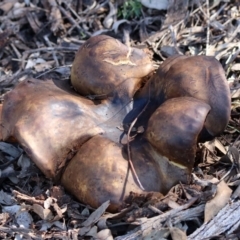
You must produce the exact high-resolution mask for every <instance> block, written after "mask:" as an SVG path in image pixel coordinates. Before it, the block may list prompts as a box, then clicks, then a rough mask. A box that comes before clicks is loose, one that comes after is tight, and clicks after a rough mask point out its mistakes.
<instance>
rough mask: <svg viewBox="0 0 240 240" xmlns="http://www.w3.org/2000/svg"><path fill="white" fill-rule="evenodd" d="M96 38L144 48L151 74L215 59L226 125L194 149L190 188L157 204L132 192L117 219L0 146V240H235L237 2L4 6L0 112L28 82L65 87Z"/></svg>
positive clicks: (72, 0)
mask: <svg viewBox="0 0 240 240" xmlns="http://www.w3.org/2000/svg"><path fill="white" fill-rule="evenodd" d="M100 34H106V35H109V36H112V37H114V38H117V39H118V40H120V41H121V42H123V43H125V44H128V45H131V46H138V47H147V48H148V49H149V50H150V51H151V52H152V54H153V58H154V61H155V62H156V64H157V65H160V64H161V63H162V62H163V61H164V60H165V59H166V58H167V57H169V56H172V55H175V54H181V55H188V56H190V55H208V56H214V57H215V58H216V59H217V60H219V61H220V63H221V64H222V66H223V69H224V70H225V73H226V78H227V81H228V84H229V87H230V90H231V97H232V105H231V108H232V111H231V119H230V122H229V124H228V126H227V128H226V130H225V131H224V133H223V134H222V135H221V136H220V137H218V138H216V139H214V140H213V141H211V142H206V143H204V144H199V146H198V151H197V156H196V167H195V169H194V174H193V175H192V180H191V184H190V185H184V184H181V183H179V184H178V185H176V186H175V187H173V188H172V189H171V190H170V192H169V194H168V195H167V196H166V197H165V198H164V199H161V200H160V199H158V198H157V197H155V196H149V195H147V196H142V195H141V196H139V195H137V194H134V193H132V195H131V197H130V202H128V203H126V208H125V209H124V210H123V211H122V212H120V213H117V214H110V213H107V212H106V211H105V210H106V208H107V206H108V203H106V204H103V205H102V206H101V207H100V208H98V209H97V210H95V209H92V208H90V207H89V206H85V205H84V204H82V203H80V202H78V201H77V200H76V199H75V198H74V197H73V196H71V195H70V194H68V193H67V192H65V190H64V189H63V188H62V187H61V186H59V185H55V184H54V183H53V182H52V181H50V180H49V179H47V178H45V177H44V175H43V174H42V173H41V172H40V170H39V169H38V168H37V167H36V166H35V165H34V164H33V163H32V162H31V160H30V159H29V158H28V156H27V155H26V154H25V153H24V152H23V150H22V148H21V146H19V145H17V144H9V143H5V142H0V164H1V165H0V182H1V187H0V188H1V193H0V206H1V207H0V208H1V211H0V239H108V240H110V239H113V238H116V239H173V240H177V239H240V226H239V225H240V204H239V197H240V172H239V171H240V170H239V169H240V158H239V145H240V140H239V132H240V125H239V116H240V101H239V99H240V88H239V86H240V83H239V80H240V2H239V0H211V1H210V0H208V1H201V0H192V1H190V0H180V1H177V0H169V1H151V0H148V1H144V0H143V1H138V0H126V1H122V0H99V1H98V0H96V1H95V0H67V1H62V0H42V1H40V0H25V1H24V0H22V1H20V0H19V1H18V0H2V1H0V103H2V102H3V99H4V95H5V94H6V93H7V92H9V91H10V90H11V89H12V88H14V86H15V85H16V84H18V83H19V82H21V81H23V80H25V79H27V78H29V77H34V78H37V79H39V81H41V80H43V79H48V78H53V79H61V80H63V79H69V78H70V69H71V66H72V62H73V60H74V56H75V53H76V51H77V50H78V49H79V47H81V45H82V44H83V43H84V42H85V41H86V40H87V39H88V38H90V37H91V36H95V35H100ZM9 161H10V164H6V163H7V162H8V163H9ZM213 179H214V180H213ZM217 214H218V215H217ZM216 215H217V217H215V216H216ZM211 219H213V220H212V221H211ZM221 223H222V225H221ZM223 223H224V224H223ZM197 229H198V230H197Z"/></svg>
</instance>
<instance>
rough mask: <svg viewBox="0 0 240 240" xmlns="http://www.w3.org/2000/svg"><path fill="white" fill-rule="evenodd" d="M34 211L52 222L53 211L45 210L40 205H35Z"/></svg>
mask: <svg viewBox="0 0 240 240" xmlns="http://www.w3.org/2000/svg"><path fill="white" fill-rule="evenodd" d="M32 209H33V211H34V212H35V213H36V214H37V215H38V216H39V217H40V218H41V219H43V220H47V221H50V220H52V219H53V214H52V212H51V210H49V209H44V208H43V207H42V206H41V205H39V204H33V206H32Z"/></svg>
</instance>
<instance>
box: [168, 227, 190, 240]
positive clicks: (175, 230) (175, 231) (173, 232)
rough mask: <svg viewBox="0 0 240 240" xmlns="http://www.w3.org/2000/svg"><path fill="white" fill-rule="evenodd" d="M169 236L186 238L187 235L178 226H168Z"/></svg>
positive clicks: (180, 239) (175, 239)
mask: <svg viewBox="0 0 240 240" xmlns="http://www.w3.org/2000/svg"><path fill="white" fill-rule="evenodd" d="M170 233H171V237H172V239H173V240H187V235H186V233H185V232H184V231H182V230H181V229H179V228H176V227H173V228H170Z"/></svg>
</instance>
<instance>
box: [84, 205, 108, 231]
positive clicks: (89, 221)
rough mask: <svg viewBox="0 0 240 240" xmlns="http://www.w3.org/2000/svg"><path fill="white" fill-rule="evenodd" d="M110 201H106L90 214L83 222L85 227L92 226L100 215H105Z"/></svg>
mask: <svg viewBox="0 0 240 240" xmlns="http://www.w3.org/2000/svg"><path fill="white" fill-rule="evenodd" d="M109 204H110V202H109V201H106V202H105V203H103V204H102V205H101V206H100V207H99V208H98V209H97V210H95V211H94V212H93V213H92V214H91V215H90V216H89V218H88V219H87V220H86V221H84V222H83V223H82V226H83V227H88V226H91V225H92V224H94V223H96V222H97V221H98V220H99V219H100V217H101V216H102V215H103V213H104V212H105V211H106V209H107V208H108V206H109Z"/></svg>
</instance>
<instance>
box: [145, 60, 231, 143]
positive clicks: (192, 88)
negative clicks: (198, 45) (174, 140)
mask: <svg viewBox="0 0 240 240" xmlns="http://www.w3.org/2000/svg"><path fill="white" fill-rule="evenodd" d="M149 84H151V86H150V87H151V96H152V97H153V98H154V99H155V100H158V104H161V103H162V102H164V101H166V100H167V99H170V98H176V97H194V98H196V99H199V100H202V101H203V102H205V103H207V104H209V105H210V107H211V111H210V112H209V114H208V116H207V119H206V122H205V124H204V127H205V129H206V131H205V133H208V136H205V137H206V140H207V139H211V138H213V137H215V136H218V135H219V134H221V133H222V132H223V130H224V129H225V127H226V126H227V123H228V121H229V118H230V109H231V97H230V90H229V86H228V84H227V80H226V77H225V73H224V71H223V68H222V66H221V64H220V63H219V62H218V61H217V60H216V59H215V58H214V57H208V56H193V57H187V56H179V55H177V56H173V57H170V58H168V59H167V60H166V61H164V63H163V64H162V65H161V67H160V68H159V69H158V71H157V73H156V74H155V75H154V76H153V78H152V79H151V81H149ZM144 94H145V95H146V94H147V88H146V89H145V93H144ZM205 137H204V136H202V138H203V140H205V139H204V138H205Z"/></svg>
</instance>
